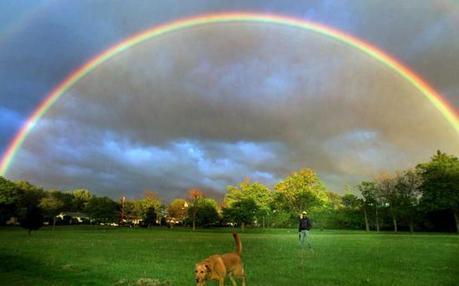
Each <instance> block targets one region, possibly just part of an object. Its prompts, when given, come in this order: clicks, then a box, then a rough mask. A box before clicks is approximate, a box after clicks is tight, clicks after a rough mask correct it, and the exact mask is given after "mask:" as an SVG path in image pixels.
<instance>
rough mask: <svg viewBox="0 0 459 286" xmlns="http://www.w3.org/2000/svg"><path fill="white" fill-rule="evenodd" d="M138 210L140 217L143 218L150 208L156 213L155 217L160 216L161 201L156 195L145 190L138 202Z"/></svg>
mask: <svg viewBox="0 0 459 286" xmlns="http://www.w3.org/2000/svg"><path fill="white" fill-rule="evenodd" d="M137 206H138V208H139V209H140V214H141V217H143V218H145V217H146V215H147V212H148V211H149V210H151V209H152V208H153V209H155V211H156V217H157V218H158V217H160V216H161V199H160V198H159V195H158V193H156V192H154V191H149V190H146V191H145V192H144V197H143V199H141V200H139V201H138V205H137Z"/></svg>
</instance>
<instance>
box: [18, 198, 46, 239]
mask: <svg viewBox="0 0 459 286" xmlns="http://www.w3.org/2000/svg"><path fill="white" fill-rule="evenodd" d="M20 225H21V227H23V228H25V229H27V230H28V232H29V235H30V234H31V233H32V230H38V229H39V228H40V227H41V226H42V225H43V214H42V212H41V209H40V208H39V207H38V206H36V205H29V206H28V207H27V208H26V209H25V212H24V213H23V214H22V216H21V218H20Z"/></svg>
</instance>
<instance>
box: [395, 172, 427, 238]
mask: <svg viewBox="0 0 459 286" xmlns="http://www.w3.org/2000/svg"><path fill="white" fill-rule="evenodd" d="M421 184H422V178H421V176H420V175H419V174H418V173H417V172H416V170H406V171H404V172H403V173H401V174H399V176H398V182H397V185H396V188H397V192H398V199H399V204H400V213H401V215H402V216H403V217H404V218H406V219H407V220H408V224H409V227H410V232H413V231H414V219H415V216H416V214H417V212H418V205H419V199H420V196H421V192H420V187H421Z"/></svg>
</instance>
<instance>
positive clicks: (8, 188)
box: [0, 176, 20, 225]
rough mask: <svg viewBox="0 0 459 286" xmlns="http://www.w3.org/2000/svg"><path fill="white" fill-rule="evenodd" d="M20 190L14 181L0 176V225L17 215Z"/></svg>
mask: <svg viewBox="0 0 459 286" xmlns="http://www.w3.org/2000/svg"><path fill="white" fill-rule="evenodd" d="M19 201H20V192H19V190H18V188H17V186H16V184H15V183H13V182H11V181H9V180H7V179H5V178H4V177H2V176H0V225H3V224H5V223H6V221H8V220H9V219H10V218H11V217H17V210H18V205H19Z"/></svg>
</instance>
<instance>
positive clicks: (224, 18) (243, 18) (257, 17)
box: [0, 13, 459, 176]
mask: <svg viewBox="0 0 459 286" xmlns="http://www.w3.org/2000/svg"><path fill="white" fill-rule="evenodd" d="M229 22H255V23H269V24H278V25H283V26H290V27H294V28H299V29H303V30H308V31H313V32H316V33H319V34H322V35H324V36H326V37H330V38H333V39H335V40H337V41H339V42H342V43H345V44H347V45H349V46H352V47H354V48H356V49H358V50H360V51H361V52H363V53H365V54H367V55H369V56H370V57H372V58H374V59H376V60H377V61H379V62H381V63H382V64H384V65H385V66H387V67H389V68H391V69H392V70H393V71H394V72H396V73H397V74H399V75H400V76H401V77H403V78H404V79H406V80H407V81H409V82H410V83H411V84H412V85H413V86H414V87H416V88H417V89H418V90H419V91H420V92H421V93H422V94H423V95H424V96H425V97H426V98H427V99H428V100H429V101H430V102H431V103H432V104H433V105H434V106H435V108H437V109H438V111H440V112H441V114H442V115H443V116H444V117H445V119H446V120H447V121H448V122H449V123H450V124H451V126H452V127H453V128H454V129H455V130H456V132H457V133H458V134H459V115H458V113H457V112H456V111H455V110H454V109H453V108H452V107H451V106H449V105H448V103H447V102H446V100H445V99H443V98H442V97H441V96H440V95H439V94H438V93H437V92H436V91H435V90H434V89H433V88H432V87H430V86H429V84H427V83H426V82H425V81H424V80H422V79H421V78H420V77H419V76H418V75H416V74H415V73H414V72H413V71H411V70H410V69H409V68H407V67H406V66H405V65H403V64H402V63H400V62H399V61H397V60H396V59H394V58H393V57H391V56H389V55H387V54H386V53H384V52H383V51H381V50H379V49H377V48H376V47H375V46H373V45H371V44H369V43H367V42H365V41H363V40H361V39H358V38H356V37H354V36H351V35H349V34H346V33H344V32H342V31H339V30H337V29H335V28H331V27H328V26H325V25H322V24H319V23H315V22H311V21H307V20H303V19H298V18H292V17H286V16H280V15H271V14H259V13H219V14H207V15H201V16H196V17H191V18H184V19H180V20H177V21H173V22H169V23H165V24H163V25H159V26H154V27H152V28H150V29H147V30H145V31H142V32H140V33H137V34H134V35H133V36H131V37H129V38H127V39H125V40H123V41H122V42H120V43H118V44H116V45H114V46H112V47H111V48H109V49H107V50H105V51H104V52H102V53H100V54H99V55H97V56H95V57H94V58H92V59H91V60H90V61H88V62H87V63H85V64H84V65H82V66H81V67H79V68H78V69H76V70H75V71H73V72H72V73H70V75H69V76H68V77H67V78H66V79H65V80H64V81H62V82H61V83H60V84H59V85H58V86H56V88H54V89H53V90H52V91H51V92H50V93H49V94H48V96H47V97H46V98H45V100H43V101H42V102H41V103H40V105H39V106H38V107H37V108H36V109H35V111H34V112H33V113H32V114H31V115H30V117H29V118H28V120H27V122H26V123H25V124H24V126H23V127H22V128H21V130H20V131H19V132H18V133H17V134H16V136H15V137H14V138H13V140H12V141H11V143H10V144H9V146H8V148H7V150H6V151H5V153H4V155H3V157H2V160H1V163H0V175H2V176H4V175H5V174H6V172H7V171H8V168H9V166H10V165H11V163H12V161H13V158H14V156H15V155H16V153H17V152H18V150H19V149H20V147H21V146H22V144H23V143H24V141H25V139H26V138H27V136H28V134H29V133H30V132H31V130H32V129H33V127H34V126H35V125H36V123H37V122H38V120H40V118H41V117H42V116H43V115H44V114H45V113H46V112H47V111H48V110H49V109H50V108H51V106H52V105H53V104H54V103H55V102H56V101H57V100H58V99H59V98H60V97H61V96H62V95H63V94H64V93H65V92H66V91H67V90H69V89H70V88H71V87H72V86H73V85H74V84H75V83H76V82H78V81H79V80H81V79H82V78H84V77H85V76H87V75H88V74H90V73H91V72H92V71H93V70H94V69H96V68H97V67H98V66H99V65H101V64H103V63H104V62H106V61H108V60H109V59H110V58H112V57H114V56H116V55H118V54H120V53H122V52H123V51H125V50H127V49H129V48H132V47H134V46H136V45H138V44H140V43H142V42H144V41H146V40H148V39H152V38H154V37H158V36H160V35H163V34H167V33H170V32H173V31H177V30H182V29H187V28H192V27H196V26H202V25H210V24H217V23H229Z"/></svg>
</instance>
